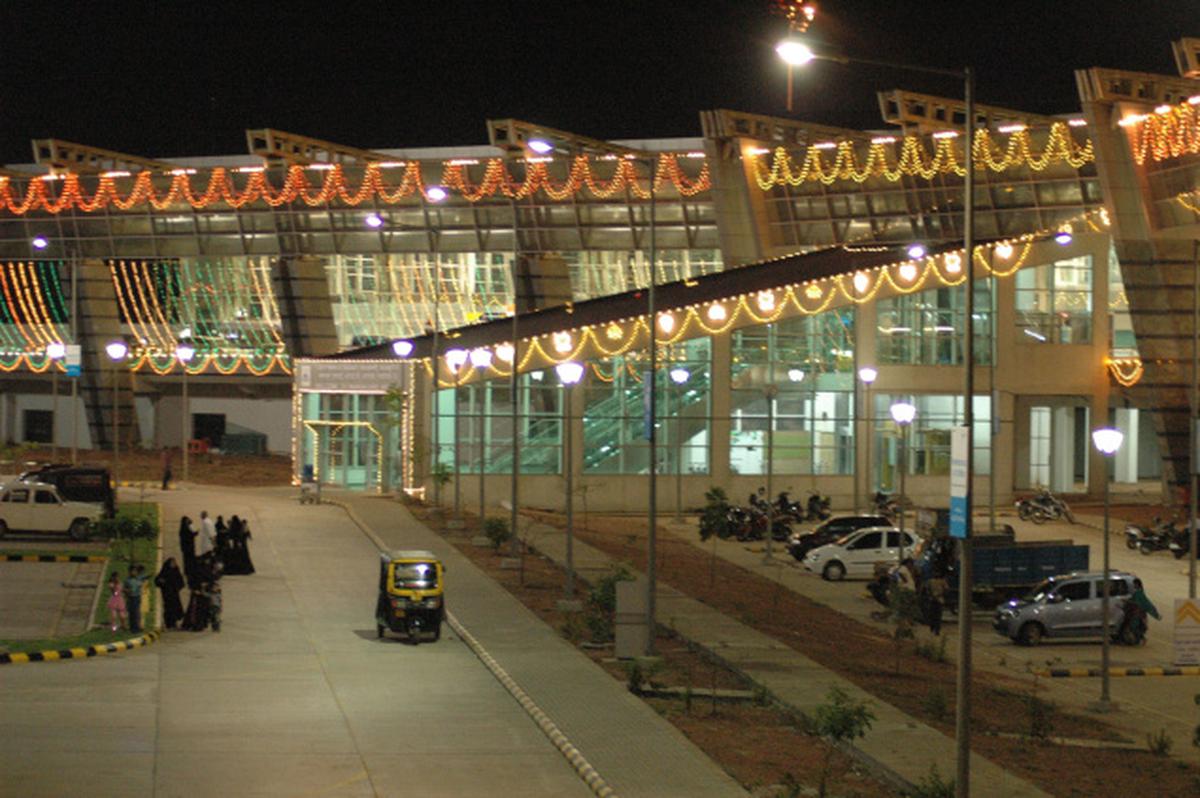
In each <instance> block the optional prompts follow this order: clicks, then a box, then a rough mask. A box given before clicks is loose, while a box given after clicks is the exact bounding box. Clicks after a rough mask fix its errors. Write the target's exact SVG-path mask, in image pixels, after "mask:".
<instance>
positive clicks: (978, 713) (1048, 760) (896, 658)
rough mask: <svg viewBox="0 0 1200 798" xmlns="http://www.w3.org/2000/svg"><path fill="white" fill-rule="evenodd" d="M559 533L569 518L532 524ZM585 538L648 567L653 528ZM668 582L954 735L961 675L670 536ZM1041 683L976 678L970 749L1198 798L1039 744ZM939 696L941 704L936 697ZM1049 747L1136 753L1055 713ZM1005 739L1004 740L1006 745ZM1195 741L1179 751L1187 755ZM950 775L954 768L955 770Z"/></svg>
mask: <svg viewBox="0 0 1200 798" xmlns="http://www.w3.org/2000/svg"><path fill="white" fill-rule="evenodd" d="M527 515H529V516H530V517H532V518H535V519H536V520H539V521H542V522H545V523H550V524H553V525H556V526H559V525H561V524H562V519H561V517H559V516H557V515H556V514H554V513H548V512H536V511H531V512H528V513H527ZM575 534H576V538H577V539H578V540H582V541H584V542H586V543H588V544H590V545H592V546H594V547H596V548H597V549H599V550H601V551H603V552H605V553H606V554H608V555H609V556H610V557H612V558H613V559H614V560H616V561H618V562H623V563H627V564H628V565H629V566H630V567H632V568H635V569H639V570H641V569H643V568H644V567H645V561H646V552H647V541H646V522H645V519H644V518H636V517H635V518H631V517H627V516H625V517H622V516H597V515H592V516H591V517H590V518H588V519H587V521H586V524H585V525H584V528H583V529H580V528H579V524H577V525H576V532H575ZM657 572H658V578H659V579H661V580H662V581H664V582H666V583H667V584H669V585H671V586H672V587H674V588H675V589H677V590H680V591H681V592H683V593H685V594H687V595H689V596H691V597H692V598H694V599H697V600H699V601H703V602H704V603H706V604H708V605H709V606H712V607H714V608H716V609H718V610H720V611H721V612H723V613H725V614H727V615H729V616H730V617H733V618H737V619H738V620H740V621H741V622H743V623H745V624H747V625H749V626H751V627H753V628H755V629H757V630H759V631H760V632H763V633H764V634H768V635H770V636H772V637H774V638H776V639H777V640H779V641H781V642H783V643H785V644H787V645H789V646H791V647H792V648H794V649H796V650H797V651H799V652H801V653H803V654H804V655H806V656H808V657H810V658H812V659H813V660H816V661H817V662H819V663H820V664H821V665H823V666H825V667H827V668H829V669H830V670H833V671H835V672H836V673H838V674H840V675H841V676H843V677H845V678H847V679H849V680H850V681H852V682H854V683H855V684H856V685H858V686H859V687H861V688H863V689H864V690H866V691H867V692H869V693H871V694H872V695H875V696H878V697H879V698H880V699H882V700H884V701H887V702H888V703H890V704H892V705H894V706H896V707H898V708H900V709H901V710H903V711H904V712H906V713H908V714H909V715H912V716H913V717H916V718H919V719H920V720H921V721H923V722H925V723H927V724H929V725H931V726H933V727H935V728H937V729H939V730H941V731H942V732H944V733H945V734H947V736H951V737H952V736H953V735H954V725H953V724H954V708H955V695H954V684H955V670H954V666H953V664H951V663H949V662H936V661H932V660H931V659H929V658H926V657H924V656H920V655H918V654H917V653H916V651H915V648H914V645H913V644H912V643H911V642H902V643H901V644H900V645H899V646H897V645H896V643H895V642H894V641H893V640H892V639H891V638H890V637H888V636H886V635H885V634H884V633H883V632H882V631H880V630H879V629H876V628H874V627H871V626H868V625H866V624H863V623H861V622H859V621H856V620H854V619H852V618H848V617H846V616H845V615H842V614H841V613H838V612H836V611H835V610H832V609H830V608H829V607H827V606H824V605H822V604H819V603H817V602H815V601H812V600H811V599H808V598H806V597H804V596H801V595H799V594H797V593H794V592H792V591H789V590H786V589H781V588H780V586H779V584H778V583H777V582H774V581H772V580H769V579H766V578H764V577H761V576H759V575H757V574H754V573H752V572H750V571H747V570H746V569H744V568H741V567H739V566H736V565H734V564H732V563H729V562H728V561H725V560H723V559H721V558H719V557H713V556H711V555H709V554H708V553H707V552H705V551H704V550H702V549H701V548H699V547H697V546H695V545H692V544H690V543H688V542H685V541H681V540H678V539H676V538H673V537H672V536H670V535H668V534H666V533H662V532H660V534H659V535H658V536H657ZM1036 689H1037V687H1036V685H1035V683H1034V681H1033V679H1032V677H1031V678H1030V679H1029V680H1027V681H1019V680H1016V679H1013V678H1010V677H1006V676H1003V675H1000V674H994V673H988V672H982V671H976V672H975V675H974V678H973V679H972V683H971V704H972V705H971V722H972V726H973V730H974V734H973V736H972V747H973V749H974V750H975V751H977V752H978V753H980V754H983V755H984V756H986V757H988V758H989V759H991V760H992V761H994V762H998V763H1003V764H1004V766H1005V767H1007V768H1008V769H1010V770H1012V771H1013V772H1014V773H1016V774H1018V775H1020V776H1022V777H1024V778H1026V779H1028V780H1030V781H1032V782H1033V783H1035V784H1037V785H1038V786H1039V787H1041V788H1042V789H1044V790H1045V791H1047V792H1048V793H1050V794H1052V795H1058V796H1089V798H1095V797H1099V796H1128V795H1134V794H1154V795H1163V796H1195V795H1200V768H1197V767H1196V766H1195V765H1192V764H1188V763H1186V762H1182V761H1179V760H1168V759H1164V758H1161V757H1157V756H1155V755H1153V754H1151V753H1150V752H1149V750H1145V751H1130V750H1118V749H1112V748H1107V749H1106V748H1092V747H1083V746H1065V745H1058V744H1055V743H1052V742H1049V741H1047V740H1045V739H1042V736H1041V735H1038V736H1033V735H1031V732H1033V715H1032V713H1031V710H1030V697H1031V696H1032V695H1034V694H1035V690H1036ZM939 693H940V696H937V694H939ZM1045 721H1046V723H1048V729H1047V728H1046V727H1043V729H1042V731H1043V732H1048V735H1049V736H1053V737H1061V738H1072V739H1087V740H1096V741H1104V740H1111V741H1122V740H1124V741H1126V742H1135V743H1138V744H1140V743H1142V742H1143V741H1142V740H1136V741H1129V740H1126V738H1124V737H1123V736H1122V735H1121V734H1120V731H1119V730H1118V729H1116V728H1114V727H1112V726H1110V725H1109V724H1108V723H1106V722H1105V721H1104V720H1102V719H1100V718H1098V717H1093V716H1082V715H1076V714H1072V713H1067V712H1063V711H1058V710H1056V709H1053V708H1052V709H1051V710H1050V712H1049V714H1048V716H1047V717H1046V718H1045ZM1001 735H1003V736H1001ZM1189 742H1190V741H1175V743H1176V746H1177V749H1178V747H1179V746H1184V745H1187V744H1188V743H1189ZM948 765H952V763H948Z"/></svg>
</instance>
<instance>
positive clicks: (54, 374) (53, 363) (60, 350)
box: [46, 341, 67, 463]
mask: <svg viewBox="0 0 1200 798" xmlns="http://www.w3.org/2000/svg"><path fill="white" fill-rule="evenodd" d="M66 356H67V348H66V347H65V346H64V345H63V343H62V341H52V342H50V343H48V344H46V357H47V358H49V360H50V393H51V394H53V396H54V398H53V399H52V405H51V407H52V409H51V411H50V462H52V463H53V462H54V461H56V460H58V367H59V364H60V363H61V362H62V359H63V358H64V357H66Z"/></svg>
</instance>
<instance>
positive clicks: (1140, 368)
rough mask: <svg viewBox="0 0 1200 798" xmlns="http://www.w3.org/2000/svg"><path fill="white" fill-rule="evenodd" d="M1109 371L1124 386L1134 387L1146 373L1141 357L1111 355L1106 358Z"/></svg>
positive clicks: (1105, 361) (1105, 362) (1105, 363)
mask: <svg viewBox="0 0 1200 798" xmlns="http://www.w3.org/2000/svg"><path fill="white" fill-rule="evenodd" d="M1104 365H1106V366H1108V372H1109V373H1110V374H1112V377H1113V379H1114V380H1116V381H1117V382H1118V383H1119V384H1120V385H1121V386H1122V387H1124V388H1132V387H1133V386H1134V385H1137V384H1138V381H1139V380H1141V379H1142V375H1143V374H1145V373H1146V367H1145V365H1144V364H1143V363H1142V359H1141V358H1140V357H1109V358H1105V359H1104Z"/></svg>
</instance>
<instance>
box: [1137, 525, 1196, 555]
mask: <svg viewBox="0 0 1200 798" xmlns="http://www.w3.org/2000/svg"><path fill="white" fill-rule="evenodd" d="M1125 545H1126V546H1127V547H1128V548H1131V549H1137V550H1138V551H1140V552H1141V553H1142V554H1146V555H1150V554H1153V553H1154V552H1156V551H1169V552H1171V554H1173V555H1174V556H1175V559H1177V560H1182V559H1183V558H1184V557H1186V556H1188V533H1187V528H1186V527H1184V528H1180V527H1179V526H1177V525H1176V523H1175V522H1174V521H1163V520H1162V519H1161V518H1157V517H1156V518H1155V519H1154V523H1153V524H1152V525H1151V526H1148V527H1144V526H1138V525H1137V524H1128V525H1126V527H1125Z"/></svg>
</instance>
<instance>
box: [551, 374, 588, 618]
mask: <svg viewBox="0 0 1200 798" xmlns="http://www.w3.org/2000/svg"><path fill="white" fill-rule="evenodd" d="M554 370H555V372H556V373H557V374H558V381H559V382H560V383H562V386H563V472H564V473H565V474H566V478H567V581H566V587H565V590H564V593H565V594H566V595H565V598H566V600H567V601H571V600H572V599H574V598H575V445H574V438H575V434H574V431H573V429H574V427H573V421H572V419H571V399H572V396H573V394H574V390H573V389H574V387H575V385H576V383H578V382H579V381H580V380H581V379H583V372H584V365H583V364H582V363H578V362H576V361H573V360H568V361H566V362H564V363H559V364H558V365H557V366H555V367H554Z"/></svg>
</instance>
